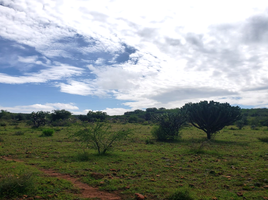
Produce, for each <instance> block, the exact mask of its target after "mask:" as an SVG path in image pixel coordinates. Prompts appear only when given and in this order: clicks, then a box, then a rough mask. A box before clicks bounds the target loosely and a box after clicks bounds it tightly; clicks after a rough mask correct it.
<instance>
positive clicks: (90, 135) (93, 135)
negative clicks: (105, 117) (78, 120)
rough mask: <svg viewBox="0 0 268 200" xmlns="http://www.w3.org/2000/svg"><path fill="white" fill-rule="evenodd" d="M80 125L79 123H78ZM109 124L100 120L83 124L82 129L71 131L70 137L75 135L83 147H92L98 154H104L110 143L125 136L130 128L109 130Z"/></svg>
mask: <svg viewBox="0 0 268 200" xmlns="http://www.w3.org/2000/svg"><path fill="white" fill-rule="evenodd" d="M79 126H80V125H79ZM110 130H111V126H109V125H107V124H106V123H102V122H99V121H98V122H95V123H92V124H90V125H87V124H84V129H82V130H79V131H78V132H75V133H73V134H72V135H71V136H70V137H77V138H78V139H79V140H80V142H81V143H82V144H84V145H85V148H89V147H91V148H93V149H95V150H97V151H98V154H105V153H106V151H108V150H109V149H111V148H112V144H113V143H115V142H117V141H119V140H121V139H124V138H126V137H127V136H128V135H129V134H130V133H131V130H130V129H127V130H124V129H122V130H118V131H110Z"/></svg>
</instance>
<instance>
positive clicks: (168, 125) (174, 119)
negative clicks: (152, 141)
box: [151, 111, 186, 141]
mask: <svg viewBox="0 0 268 200" xmlns="http://www.w3.org/2000/svg"><path fill="white" fill-rule="evenodd" d="M155 121H156V122H157V123H158V127H153V129H152V131H151V133H152V135H153V136H154V137H155V138H156V139H157V140H159V141H173V140H176V139H178V138H179V137H180V135H179V130H180V129H181V128H182V127H183V125H185V122H186V118H185V116H184V115H183V113H182V112H180V111H179V112H177V113H176V114H175V113H165V114H162V115H158V116H155Z"/></svg>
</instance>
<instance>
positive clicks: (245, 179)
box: [0, 123, 268, 200]
mask: <svg viewBox="0 0 268 200" xmlns="http://www.w3.org/2000/svg"><path fill="white" fill-rule="evenodd" d="M111 125H112V129H114V130H118V129H120V128H122V127H125V128H130V129H134V131H133V134H132V135H131V136H129V137H128V138H127V139H126V140H124V141H121V142H119V143H117V144H114V145H113V151H110V152H108V153H107V155H102V156H100V155H97V154H96V151H95V150H92V149H87V150H86V152H84V151H83V149H82V147H81V144H80V142H79V141H78V140H76V139H75V138H72V139H70V138H69V135H70V133H73V132H75V131H77V127H75V126H69V127H60V128H57V127H54V128H53V129H54V130H55V131H56V132H55V133H54V134H53V136H52V137H39V135H40V134H41V133H42V129H41V128H40V129H31V128H30V127H29V126H27V125H26V124H23V123H20V124H19V125H7V126H2V127H1V126H0V133H1V138H2V139H3V142H1V146H0V156H10V157H12V158H17V159H21V160H23V161H25V163H26V164H27V165H24V166H25V167H26V168H28V167H31V166H29V165H35V166H36V167H40V168H47V169H48V168H51V169H54V170H55V171H58V172H60V173H64V174H70V175H72V176H74V177H79V178H80V180H81V181H83V182H85V183H87V184H89V185H91V186H96V187H99V188H100V189H101V190H106V191H116V192H117V193H119V194H120V195H122V197H123V199H133V198H134V196H135V195H134V194H135V193H140V194H143V195H145V196H146V197H147V199H155V200H158V199H168V198H171V197H172V195H173V196H176V195H177V196H178V198H177V199H179V197H180V196H182V195H183V194H182V193H183V191H184V192H185V191H186V190H185V188H186V189H187V194H189V196H194V199H203V200H204V199H212V198H214V197H216V198H218V199H243V197H245V198H246V199H263V197H267V196H268V195H267V189H265V188H264V187H263V186H265V185H268V183H267V179H268V177H267V174H268V170H267V169H268V162H267V161H268V144H267V143H265V142H262V141H260V140H259V139H258V138H265V137H267V131H266V130H265V129H263V128H262V127H259V128H258V130H251V129H250V127H244V128H243V129H242V130H238V129H231V126H230V127H226V128H224V129H223V130H221V131H220V132H219V133H217V134H216V135H215V136H214V137H213V139H212V140H211V141H209V142H208V141H206V134H205V133H203V132H202V131H200V130H197V129H195V128H192V127H187V128H184V129H183V130H182V131H181V132H182V138H181V140H180V141H177V142H170V143H167V142H157V141H155V140H154V139H153V137H152V135H151V129H152V126H150V125H138V124H136V125H135V124H115V123H114V124H111ZM15 127H20V131H21V132H23V133H24V135H16V134H15V133H16V132H18V130H17V129H16V128H15ZM45 128H49V127H45ZM14 134H15V135H14ZM148 141H149V142H148ZM0 161H1V165H0V173H2V171H3V174H15V173H17V172H15V171H14V168H11V166H17V165H18V166H21V165H23V164H20V163H14V162H7V161H3V160H0ZM16 168H17V167H15V169H16ZM31 169H32V167H31ZM34 169H35V168H34ZM26 171H27V170H26ZM36 173H37V174H38V176H36V177H37V178H36V180H34V181H35V183H38V184H37V185H38V188H37V189H36V190H33V191H30V192H28V193H27V194H26V195H30V196H31V195H32V196H34V195H37V196H42V195H43V196H44V198H46V197H47V196H48V195H54V194H58V195H59V196H61V197H60V198H62V199H64V198H66V199H72V194H68V193H66V191H67V190H69V191H72V189H71V188H72V186H71V184H70V183H68V182H64V181H63V182H62V183H61V184H62V185H59V186H58V187H59V188H58V189H55V188H54V189H53V188H52V187H50V186H51V184H50V183H48V181H46V180H47V179H49V180H51V181H52V182H54V183H55V181H56V180H54V179H53V178H49V177H43V176H42V175H40V172H38V170H37V171H36ZM94 173H99V174H101V175H102V176H100V177H101V178H100V179H99V178H97V177H96V176H94ZM45 179H46V180H45ZM42 181H43V182H42ZM35 185H36V184H35ZM66 185H68V186H66ZM63 188H67V189H63ZM238 192H241V193H242V194H243V197H241V196H238V195H237V193H238ZM64 195H65V196H64ZM63 197H64V198H63ZM173 199H175V197H174V198H173Z"/></svg>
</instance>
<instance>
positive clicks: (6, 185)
mask: <svg viewBox="0 0 268 200" xmlns="http://www.w3.org/2000/svg"><path fill="white" fill-rule="evenodd" d="M33 188H34V180H33V176H32V174H31V173H24V174H19V175H13V174H9V175H6V176H4V177H2V178H0V198H5V199H10V198H12V197H16V196H20V195H25V194H27V192H29V191H32V190H33Z"/></svg>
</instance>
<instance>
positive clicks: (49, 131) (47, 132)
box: [40, 128, 54, 137]
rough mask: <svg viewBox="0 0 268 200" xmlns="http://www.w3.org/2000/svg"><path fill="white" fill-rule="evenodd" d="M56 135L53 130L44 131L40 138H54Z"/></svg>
mask: <svg viewBox="0 0 268 200" xmlns="http://www.w3.org/2000/svg"><path fill="white" fill-rule="evenodd" d="M53 133H54V130H53V129H49V128H48V129H44V130H43V132H42V135H40V137H49V136H52V135H53Z"/></svg>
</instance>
